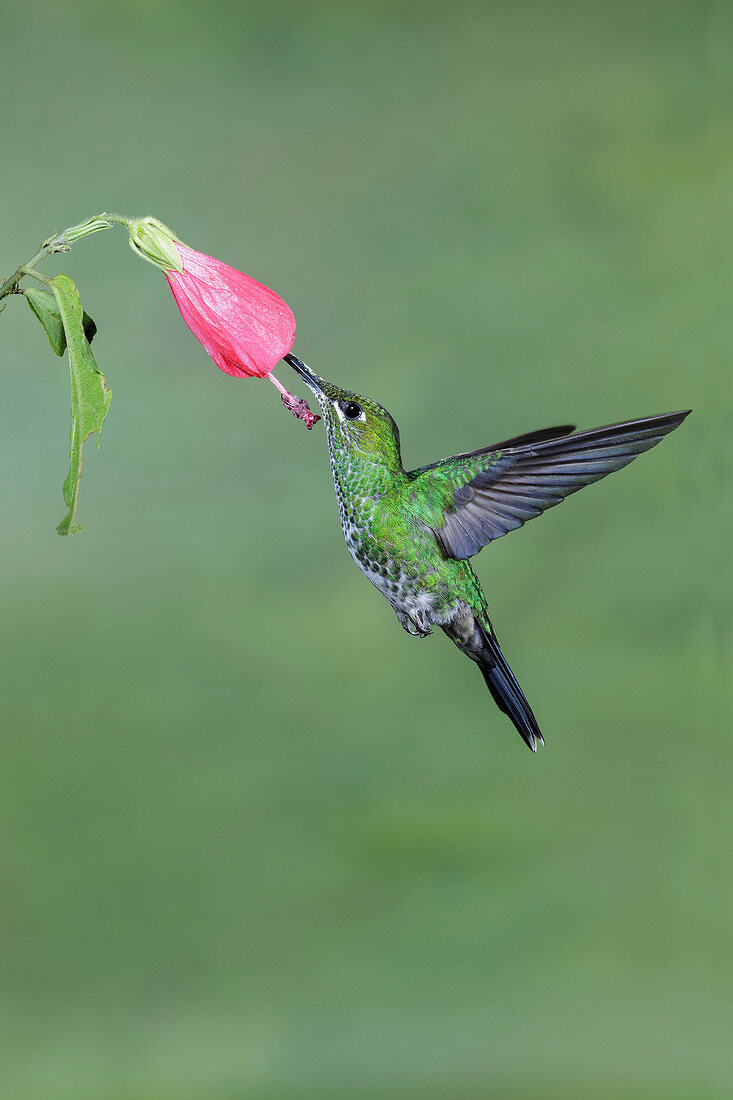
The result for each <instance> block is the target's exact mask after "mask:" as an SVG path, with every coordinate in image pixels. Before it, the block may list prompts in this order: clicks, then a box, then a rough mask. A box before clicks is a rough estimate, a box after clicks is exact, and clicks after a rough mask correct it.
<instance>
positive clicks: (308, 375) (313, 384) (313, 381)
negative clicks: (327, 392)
mask: <svg viewBox="0 0 733 1100" xmlns="http://www.w3.org/2000/svg"><path fill="white" fill-rule="evenodd" d="M283 359H284V360H285V362H286V363H289V364H290V366H291V367H292V368H293V370H294V371H295V373H296V374H299V375H300V377H301V378H302V379H303V381H304V382H305V384H306V385H307V386H310V388H311V389H312V390H313V392H314V393H323V387H322V386H321V379H320V378H319V377H318V375H317V374H314V373H313V371H312V370H311V369H310V368H309V367H306V365H305V363H304V362H303V361H302V359H298V356H297V355H290V354H288V355H283Z"/></svg>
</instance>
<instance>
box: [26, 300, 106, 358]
mask: <svg viewBox="0 0 733 1100" xmlns="http://www.w3.org/2000/svg"><path fill="white" fill-rule="evenodd" d="M23 294H24V295H25V298H26V300H27V302H28V305H29V306H30V307H31V310H32V311H33V313H35V315H36V317H37V318H38V320H39V321H40V322H41V324H42V325H43V327H44V329H45V332H46V336H48V342H49V344H50V345H51V348H52V349H53V351H54V352H55V353H56V355H63V354H64V352H65V350H66V335H65V333H64V325H63V321H62V320H61V314H60V313H59V307H58V304H57V302H56V299H55V298H54V296H53V294H49V293H48V291H47V290H37V289H36V288H35V287H28V288H27V289H26V290H24V291H23ZM82 325H83V327H84V335H85V336H86V338H87V340H88V341H89V343H90V344H91V342H92V340H93V339H94V337H95V336H96V333H97V326H96V325H95V324H94V321H93V320H92V318H91V317H90V316H89V314H88V313H87V312H86V311H85V312H84V313H83V315H82Z"/></svg>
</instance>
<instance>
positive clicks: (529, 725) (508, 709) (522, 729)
mask: <svg viewBox="0 0 733 1100" xmlns="http://www.w3.org/2000/svg"><path fill="white" fill-rule="evenodd" d="M481 630H482V633H483V635H484V641H485V645H484V649H483V652H482V654H481V660H480V661H479V662H478V666H479V668H480V669H481V672H482V673H483V677H484V680H485V681H486V686H487V687H488V689H489V691H490V692H491V694H492V696H493V698H494V702H495V703H496V705H497V706H498V708H499V710H503V711H504V714H508V715H509V717H510V718H511V720H512V722H513V723H514V725H515V726H516V728H517V729H518V731H519V733H520V734H521V736H522V738H523V739H524V741H525V743H526V744H527V745H528V746H529V748H530V749H531V750H532V752H537V743H538V742H539V744H540V745H544V743H545V742H544V738H543V737H542V734H541V733H540V727H539V726H538V725H537V719H536V718H535V716H534V714H533V713H532V708H531V707H530V705H529V703H528V702H527V700H526V699H525V697H524V692H523V691H522V689H521V688H520V686H519V684H518V683H517V681H516V679H515V677H514V673H513V672H512V670H511V669H510V668H509V665H508V664H507V663H506V660H505V658H504V654H503V653H502V652H501V650H500V649H499V643H498V641H497V640H496V635H495V634H494V632H493V631H492V630H491V629H486V628H484V627H482V628H481Z"/></svg>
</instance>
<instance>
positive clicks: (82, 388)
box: [50, 275, 112, 535]
mask: <svg viewBox="0 0 733 1100" xmlns="http://www.w3.org/2000/svg"><path fill="white" fill-rule="evenodd" d="M50 285H51V287H52V288H53V293H54V298H55V300H56V304H57V306H58V312H59V316H60V318H61V322H62V324H63V327H64V334H65V338H66V344H67V347H68V351H69V373H70V376H71V432H70V439H71V445H70V448H69V472H68V474H67V476H66V480H65V481H64V490H63V491H64V501H65V503H66V506H67V508H68V512H67V514H66V515H65V516H64V518H63V519H62V520H61V523H60V524H59V525H58V527H57V528H56V530H57V531H58V533H59V534H60V535H71V534H74V533H75V532H76V531H81V530H82V526H81V525H80V524H78V523H77V522H76V510H77V505H78V502H79V483H80V481H81V463H82V457H83V450H84V443H85V441H86V440H87V439H88V438H89V436H90V435H91V434H92V432H96V433H97V443H99V433H100V432H101V430H102V425H103V424H104V419H105V417H106V415H107V412H108V410H109V403H110V401H111V399H112V394H111V393H110V391H109V389H108V387H107V383H106V382H105V379H104V375H103V374H102V372H101V371H100V369H99V367H98V366H97V364H96V362H95V361H94V356H93V354H92V349H91V347H90V346H89V339H88V337H87V335H86V333H85V331H84V324H83V320H84V310H83V309H82V306H81V299H80V297H79V291H78V290H77V289H76V287H75V286H74V283H73V282H72V281H71V279H70V278H69V277H68V275H57V276H56V278H55V279H52V280H51V284H50ZM91 323H92V325H93V324H94V322H93V321H92V322H91Z"/></svg>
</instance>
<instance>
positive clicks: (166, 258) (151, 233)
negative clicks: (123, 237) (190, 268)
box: [129, 218, 183, 272]
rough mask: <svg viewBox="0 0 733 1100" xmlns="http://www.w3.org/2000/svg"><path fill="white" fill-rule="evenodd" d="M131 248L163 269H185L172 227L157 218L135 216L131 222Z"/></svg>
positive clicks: (177, 240) (178, 240)
mask: <svg viewBox="0 0 733 1100" xmlns="http://www.w3.org/2000/svg"><path fill="white" fill-rule="evenodd" d="M129 229H130V248H131V249H132V251H133V252H136V253H137V254H138V256H142V258H143V259H144V260H147V261H148V263H150V264H155V266H156V267H159V268H160V270H161V271H165V272H168V271H183V260H182V259H181V254H180V252H179V251H178V247H177V244H176V242H178V243H179V244H180V243H181V241H180V238H178V237H177V236H176V235H175V233H174V232H173V230H172V229H169V228H168V226H167V225H163V223H162V222H159V221H158V219H157V218H134V219H133V220H132V221H131V222H130V226H129Z"/></svg>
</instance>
